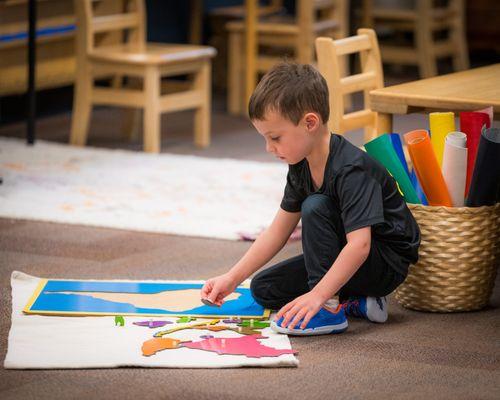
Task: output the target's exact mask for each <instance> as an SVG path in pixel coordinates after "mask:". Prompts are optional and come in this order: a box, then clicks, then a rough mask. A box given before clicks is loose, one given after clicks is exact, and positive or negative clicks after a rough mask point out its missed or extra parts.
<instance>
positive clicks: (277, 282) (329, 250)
mask: <svg viewBox="0 0 500 400" xmlns="http://www.w3.org/2000/svg"><path fill="white" fill-rule="evenodd" d="M301 212H302V249H303V252H304V254H302V255H299V256H296V257H293V258H290V259H288V260H285V261H282V262H280V263H278V264H276V265H273V266H272V267H269V268H267V269H265V270H263V271H261V272H259V273H258V274H257V275H256V276H255V277H254V278H253V279H252V284H251V290H252V295H253V297H254V298H255V300H256V301H257V302H258V303H259V304H261V305H262V306H264V307H266V308H270V309H274V310H277V309H280V308H281V307H283V306H284V305H285V304H287V303H288V302H290V301H292V300H293V299H295V298H297V297H298V296H300V295H302V294H305V293H307V292H309V291H310V290H311V289H312V288H313V287H314V286H315V285H316V284H317V283H318V282H319V281H320V280H321V279H322V278H323V276H324V275H325V274H326V273H327V272H328V270H329V269H330V267H331V266H332V264H333V262H334V261H335V260H336V258H337V256H338V255H339V253H340V251H341V250H342V248H343V247H344V246H345V245H346V243H347V239H346V235H345V231H344V226H343V224H342V219H341V217H340V215H339V213H338V211H337V210H336V208H335V207H334V205H333V202H332V200H331V199H330V198H329V197H327V196H325V195H322V194H313V195H310V196H308V197H307V198H306V200H305V201H304V202H303V203H302V209H301ZM381 251H382V246H381V245H380V244H379V243H377V242H376V241H374V240H373V238H372V242H371V247H370V254H369V255H368V258H367V259H366V261H365V262H364V263H363V264H362V265H361V267H360V268H359V269H358V270H357V271H356V273H355V274H354V275H353V276H352V277H351V279H350V280H349V281H348V282H347V283H346V284H345V285H344V286H343V287H342V288H341V289H340V291H339V293H337V294H338V295H339V296H340V298H341V299H345V298H347V297H349V296H385V295H387V294H389V293H391V292H392V291H394V289H396V288H397V287H398V286H399V285H400V284H401V283H402V282H403V281H404V279H405V276H403V275H401V274H400V273H398V272H396V271H395V270H394V269H393V268H391V267H390V266H389V265H387V263H386V262H385V261H383V258H382V256H381Z"/></svg>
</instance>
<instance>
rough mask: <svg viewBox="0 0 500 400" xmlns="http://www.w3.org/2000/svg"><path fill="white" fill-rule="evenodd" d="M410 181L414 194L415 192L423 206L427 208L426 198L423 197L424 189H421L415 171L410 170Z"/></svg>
mask: <svg viewBox="0 0 500 400" xmlns="http://www.w3.org/2000/svg"><path fill="white" fill-rule="evenodd" d="M410 181H411V184H412V185H413V187H414V188H415V192H417V196H418V198H419V199H420V201H421V202H422V204H423V205H424V206H428V205H429V202H428V201H427V198H426V197H425V193H424V189H422V186H421V185H420V182H419V181H418V178H417V174H416V173H415V169H414V168H412V170H411V172H410Z"/></svg>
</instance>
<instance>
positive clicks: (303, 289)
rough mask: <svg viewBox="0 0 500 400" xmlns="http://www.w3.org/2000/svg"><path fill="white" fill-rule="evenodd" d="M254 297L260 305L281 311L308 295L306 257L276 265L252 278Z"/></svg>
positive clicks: (293, 258)
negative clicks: (297, 299) (285, 306)
mask: <svg viewBox="0 0 500 400" xmlns="http://www.w3.org/2000/svg"><path fill="white" fill-rule="evenodd" d="M250 289H251V291H252V296H253V297H254V299H255V301H256V302H257V303H259V304H260V305H262V306H264V307H266V308H270V309H272V310H279V309H280V308H281V307H283V306H284V305H285V304H287V303H289V302H290V301H292V300H294V299H295V298H297V297H299V296H301V295H303V294H304V293H307V292H308V291H309V286H308V285H307V272H306V268H305V265H304V256H303V255H300V256H296V257H292V258H289V259H288V260H285V261H282V262H280V263H278V264H275V265H273V266H271V267H269V268H267V269H265V270H263V271H261V272H259V273H258V274H257V275H255V277H253V278H252V282H251V284H250Z"/></svg>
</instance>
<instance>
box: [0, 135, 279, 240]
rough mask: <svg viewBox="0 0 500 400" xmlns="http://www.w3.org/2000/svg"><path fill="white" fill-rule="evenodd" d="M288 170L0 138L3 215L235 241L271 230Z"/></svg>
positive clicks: (259, 164)
mask: <svg viewBox="0 0 500 400" xmlns="http://www.w3.org/2000/svg"><path fill="white" fill-rule="evenodd" d="M286 173H287V166H286V165H284V164H278V163H262V162H253V161H239V160H231V159H210V158H201V157H194V156H183V155H172V154H158V155H155V154H146V153H141V152H132V151H125V150H104V149H95V148H89V147H84V148H80V147H74V146H69V145H63V144H56V143H50V142H44V141H37V142H36V144H35V145H34V146H27V145H26V144H25V142H24V141H23V140H20V139H12V138H0V176H1V177H2V179H3V184H2V185H0V217H7V218H21V219H33V220H40V221H50V222H60V223H67V224H78V225H90V226H97V227H108V228H118V229H127V230H134V231H144V232H161V233H168V234H176V235H187V236H199V237H209V238H220V239H231V240H237V239H238V238H239V234H238V233H239V232H246V233H257V232H259V231H260V230H261V229H262V228H263V227H266V226H268V225H269V224H270V223H271V221H272V218H273V217H274V215H275V213H276V211H277V210H278V207H279V205H280V201H281V198H282V195H283V188H284V186H285V183H286Z"/></svg>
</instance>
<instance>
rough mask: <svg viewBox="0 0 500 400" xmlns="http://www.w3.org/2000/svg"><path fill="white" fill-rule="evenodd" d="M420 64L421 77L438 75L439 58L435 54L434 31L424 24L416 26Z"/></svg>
mask: <svg viewBox="0 0 500 400" xmlns="http://www.w3.org/2000/svg"><path fill="white" fill-rule="evenodd" d="M415 35H416V41H417V54H418V66H419V70H420V77H421V78H431V77H433V76H436V75H437V60H436V56H435V54H434V51H433V50H434V44H433V38H432V31H431V30H430V27H429V29H425V28H424V27H422V26H419V27H418V28H416V32H415Z"/></svg>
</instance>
